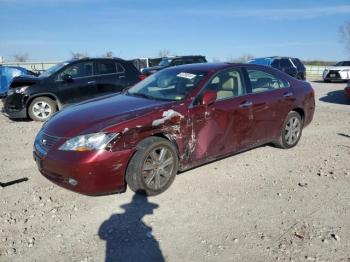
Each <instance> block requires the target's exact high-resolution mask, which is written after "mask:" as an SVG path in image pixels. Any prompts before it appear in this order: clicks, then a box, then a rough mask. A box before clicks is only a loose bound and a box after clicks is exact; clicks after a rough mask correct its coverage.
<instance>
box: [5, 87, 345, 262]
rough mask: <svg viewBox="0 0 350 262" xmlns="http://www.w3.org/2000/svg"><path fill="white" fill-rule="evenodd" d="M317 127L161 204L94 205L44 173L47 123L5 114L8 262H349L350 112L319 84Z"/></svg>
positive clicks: (113, 200) (177, 185) (230, 162)
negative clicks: (39, 153) (41, 143)
mask: <svg viewBox="0 0 350 262" xmlns="http://www.w3.org/2000/svg"><path fill="white" fill-rule="evenodd" d="M312 85H313V86H314V88H315V92H316V98H317V102H316V103H317V109H316V113H315V118H314V121H313V122H312V123H311V125H310V126H308V127H307V128H306V129H305V130H304V133H303V137H302V139H301V141H300V143H299V145H298V146H297V147H295V148H293V149H290V150H282V149H277V148H274V147H271V146H262V147H259V148H257V149H254V150H250V151H247V152H245V153H242V154H238V155H235V156H232V157H229V158H226V159H223V160H220V161H216V162H214V163H211V164H209V165H205V166H202V167H199V168H196V169H193V170H190V171H188V172H184V173H182V174H180V175H178V176H177V178H176V179H175V182H174V184H173V185H172V186H171V187H170V189H169V190H168V191H166V192H165V193H163V194H161V195H160V196H156V197H151V198H148V199H147V198H142V197H137V196H135V195H134V194H133V193H132V192H131V191H130V190H128V191H127V192H126V193H124V194H121V195H110V196H102V197H88V196H83V195H79V194H76V193H73V192H70V191H67V190H65V189H62V188H60V187H57V186H55V185H53V184H52V183H51V182H49V181H47V180H46V179H45V178H44V177H42V176H41V175H40V174H39V172H38V171H37V168H36V165H35V163H34V161H33V159H32V144H33V140H34V137H35V134H36V133H37V131H38V130H39V128H40V126H41V124H40V123H36V122H31V121H17V122H14V121H10V120H8V119H7V118H6V117H4V116H0V127H1V128H0V132H1V135H0V182H3V183H4V182H8V181H11V180H14V179H18V178H22V177H28V178H29V180H28V181H27V182H23V183H19V184H15V185H12V186H8V187H4V188H1V187H0V196H1V198H0V207H1V210H0V222H1V224H0V225H1V226H0V261H104V260H106V261H162V260H165V261H347V262H349V261H350V219H349V218H350V201H349V200H350V191H349V185H350V162H349V156H350V103H349V102H348V101H347V100H346V99H345V98H344V96H343V91H342V90H343V88H344V86H345V85H344V84H323V83H316V82H314V83H312Z"/></svg>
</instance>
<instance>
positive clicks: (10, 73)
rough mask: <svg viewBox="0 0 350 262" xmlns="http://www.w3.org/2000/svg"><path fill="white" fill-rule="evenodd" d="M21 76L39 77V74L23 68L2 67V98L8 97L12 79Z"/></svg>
mask: <svg viewBox="0 0 350 262" xmlns="http://www.w3.org/2000/svg"><path fill="white" fill-rule="evenodd" d="M20 75H27V76H38V74H37V73H34V72H32V71H30V70H28V69H25V68H23V67H19V66H2V65H0V97H4V96H7V91H8V89H9V86H10V84H11V82H12V79H13V78H14V77H16V76H20Z"/></svg>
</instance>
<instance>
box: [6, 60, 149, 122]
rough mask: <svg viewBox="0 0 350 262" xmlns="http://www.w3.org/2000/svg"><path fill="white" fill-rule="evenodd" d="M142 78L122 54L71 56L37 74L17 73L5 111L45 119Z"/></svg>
mask: <svg viewBox="0 0 350 262" xmlns="http://www.w3.org/2000/svg"><path fill="white" fill-rule="evenodd" d="M141 79H142V75H141V73H140V72H139V71H138V70H137V69H136V68H135V66H134V65H133V64H132V63H131V62H128V61H125V60H122V59H119V58H84V59H80V60H71V61H67V62H63V63H59V64H57V65H55V66H53V67H51V68H50V69H48V70H47V71H45V72H44V73H42V74H41V75H40V76H39V77H36V78H34V77H26V76H20V77H16V78H15V79H14V80H13V82H12V84H11V87H10V90H9V91H8V96H7V98H6V100H5V104H4V110H3V111H4V112H5V114H6V115H7V116H8V117H10V118H27V117H30V118H31V119H33V120H36V121H45V120H47V119H48V118H49V117H50V116H51V115H52V114H53V113H55V112H56V111H57V110H60V109H62V108H63V107H64V106H66V105H71V104H75V103H79V102H82V101H84V100H87V99H91V98H94V97H98V96H103V95H106V94H110V93H118V92H120V91H122V90H123V89H125V88H126V87H129V86H132V85H134V84H135V83H137V82H139V81H140V80H141Z"/></svg>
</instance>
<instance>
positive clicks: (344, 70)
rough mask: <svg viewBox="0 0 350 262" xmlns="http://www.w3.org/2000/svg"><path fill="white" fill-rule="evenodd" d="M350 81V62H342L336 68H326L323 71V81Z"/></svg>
mask: <svg viewBox="0 0 350 262" xmlns="http://www.w3.org/2000/svg"><path fill="white" fill-rule="evenodd" d="M349 80H350V61H341V62H338V63H336V64H335V65H334V66H329V67H326V69H325V70H324V71H323V81H325V82H331V81H349Z"/></svg>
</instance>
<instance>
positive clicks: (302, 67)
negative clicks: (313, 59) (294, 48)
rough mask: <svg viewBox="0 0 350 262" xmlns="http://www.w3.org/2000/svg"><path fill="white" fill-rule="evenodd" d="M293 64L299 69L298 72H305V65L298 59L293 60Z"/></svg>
mask: <svg viewBox="0 0 350 262" xmlns="http://www.w3.org/2000/svg"><path fill="white" fill-rule="evenodd" d="M291 59H292V61H293V63H294V64H295V65H296V67H297V68H298V70H301V71H303V70H305V66H304V64H303V63H302V62H301V61H300V60H299V59H298V58H291Z"/></svg>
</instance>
